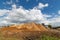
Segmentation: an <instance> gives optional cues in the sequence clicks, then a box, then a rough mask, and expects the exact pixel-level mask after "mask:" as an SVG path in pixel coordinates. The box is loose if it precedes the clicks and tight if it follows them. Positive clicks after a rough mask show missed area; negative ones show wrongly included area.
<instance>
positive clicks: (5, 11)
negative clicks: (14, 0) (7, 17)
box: [0, 9, 9, 16]
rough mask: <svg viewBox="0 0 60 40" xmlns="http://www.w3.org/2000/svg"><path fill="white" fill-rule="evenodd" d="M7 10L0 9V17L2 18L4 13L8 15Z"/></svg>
mask: <svg viewBox="0 0 60 40" xmlns="http://www.w3.org/2000/svg"><path fill="white" fill-rule="evenodd" d="M8 12H9V10H6V9H0V16H3V15H4V14H5V13H8Z"/></svg>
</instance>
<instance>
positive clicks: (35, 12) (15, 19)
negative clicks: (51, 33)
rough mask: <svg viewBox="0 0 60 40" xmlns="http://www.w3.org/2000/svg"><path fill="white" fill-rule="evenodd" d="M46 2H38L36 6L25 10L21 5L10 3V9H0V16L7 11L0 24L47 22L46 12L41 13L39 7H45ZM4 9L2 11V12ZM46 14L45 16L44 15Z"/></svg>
mask: <svg viewBox="0 0 60 40" xmlns="http://www.w3.org/2000/svg"><path fill="white" fill-rule="evenodd" d="M47 6H48V4H42V3H39V5H38V6H36V7H34V8H32V9H29V10H26V9H25V8H24V7H23V6H19V8H17V7H16V5H15V4H14V5H12V9H11V10H6V9H4V10H0V16H1V15H2V16H3V15H4V14H5V13H7V14H8V15H7V16H6V17H4V18H2V19H0V20H1V23H0V24H19V23H25V22H37V23H45V22H46V24H48V21H47V17H50V16H48V15H47V14H43V13H42V11H41V9H42V8H44V7H47ZM3 11H4V12H3ZM46 15H47V16H46Z"/></svg>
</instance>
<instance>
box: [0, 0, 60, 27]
mask: <svg viewBox="0 0 60 40" xmlns="http://www.w3.org/2000/svg"><path fill="white" fill-rule="evenodd" d="M21 13H22V14H21ZM17 19H19V20H17ZM59 20H60V0H0V21H1V23H0V24H3V25H6V24H18V23H24V22H32V21H33V22H37V23H45V24H51V25H53V26H54V25H55V26H60V25H59V23H60V21H59Z"/></svg>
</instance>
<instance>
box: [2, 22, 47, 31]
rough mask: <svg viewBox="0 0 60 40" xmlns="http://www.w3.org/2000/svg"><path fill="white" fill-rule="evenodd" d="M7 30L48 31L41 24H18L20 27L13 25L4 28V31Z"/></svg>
mask: <svg viewBox="0 0 60 40" xmlns="http://www.w3.org/2000/svg"><path fill="white" fill-rule="evenodd" d="M5 30H10V31H13V30H14V31H16V30H19V31H47V29H46V28H45V27H44V26H43V25H41V24H36V23H34V22H32V23H25V24H18V25H11V26H9V27H6V28H2V31H5Z"/></svg>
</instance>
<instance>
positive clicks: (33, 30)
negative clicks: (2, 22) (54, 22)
mask: <svg viewBox="0 0 60 40" xmlns="http://www.w3.org/2000/svg"><path fill="white" fill-rule="evenodd" d="M0 34H1V35H2V37H3V38H10V39H11V38H12V39H13V38H14V40H15V38H16V40H18V39H19V40H36V39H38V40H40V38H43V36H44V38H45V36H46V37H47V40H48V38H54V39H55V38H57V39H58V38H60V36H59V35H60V32H59V31H56V30H52V29H47V28H46V27H44V26H43V25H41V24H36V23H34V22H31V23H25V24H17V25H11V26H7V27H4V28H0ZM3 38H2V39H3ZM57 39H56V40H57ZM7 40H8V39H7ZM52 40H53V39H52Z"/></svg>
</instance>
